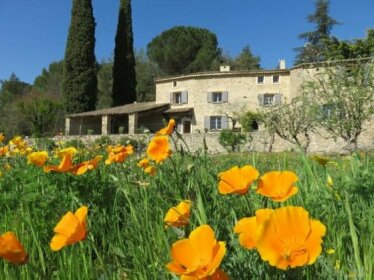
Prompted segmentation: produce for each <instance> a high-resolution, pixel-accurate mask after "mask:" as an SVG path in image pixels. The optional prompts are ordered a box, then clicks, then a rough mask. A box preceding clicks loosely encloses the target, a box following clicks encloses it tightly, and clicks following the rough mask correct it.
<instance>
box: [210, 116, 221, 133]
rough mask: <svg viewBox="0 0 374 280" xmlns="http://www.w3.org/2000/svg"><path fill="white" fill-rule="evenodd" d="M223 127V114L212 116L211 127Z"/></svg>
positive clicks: (215, 128)
mask: <svg viewBox="0 0 374 280" xmlns="http://www.w3.org/2000/svg"><path fill="white" fill-rule="evenodd" d="M221 128H222V117H221V116H213V117H210V129H212V130H217V129H221Z"/></svg>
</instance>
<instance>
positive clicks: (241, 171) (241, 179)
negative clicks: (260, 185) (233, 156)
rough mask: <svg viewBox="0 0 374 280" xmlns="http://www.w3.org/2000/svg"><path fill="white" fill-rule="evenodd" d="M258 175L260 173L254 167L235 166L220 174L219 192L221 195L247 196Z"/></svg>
mask: <svg viewBox="0 0 374 280" xmlns="http://www.w3.org/2000/svg"><path fill="white" fill-rule="evenodd" d="M258 175H259V173H258V171H257V170H256V169H255V168H254V167H253V166H250V165H246V166H243V167H241V168H239V167H237V166H234V167H232V168H231V169H229V170H227V171H224V172H221V173H220V174H218V177H219V179H220V181H219V183H218V191H219V193H220V194H231V193H236V194H246V193H247V192H248V189H249V187H250V185H251V184H252V183H253V181H254V180H256V179H257V177H258Z"/></svg>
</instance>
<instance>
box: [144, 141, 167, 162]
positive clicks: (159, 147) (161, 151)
mask: <svg viewBox="0 0 374 280" xmlns="http://www.w3.org/2000/svg"><path fill="white" fill-rule="evenodd" d="M147 155H148V157H149V158H150V159H151V160H153V161H155V162H156V163H160V162H162V161H164V160H165V159H167V158H168V157H169V156H170V155H171V150H170V145H169V138H168V137H167V136H156V137H154V138H153V139H152V140H151V142H150V143H149V145H148V148H147Z"/></svg>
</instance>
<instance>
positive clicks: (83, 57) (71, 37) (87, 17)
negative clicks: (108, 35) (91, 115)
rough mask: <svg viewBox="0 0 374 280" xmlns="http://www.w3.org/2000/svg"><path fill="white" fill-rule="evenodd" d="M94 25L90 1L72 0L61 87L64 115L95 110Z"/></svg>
mask: <svg viewBox="0 0 374 280" xmlns="http://www.w3.org/2000/svg"><path fill="white" fill-rule="evenodd" d="M95 25H96V24H95V19H94V16H93V10H92V2H91V0H74V1H73V7H72V12H71V22H70V27H69V33H68V39H67V43H66V50H65V58H64V74H63V84H62V91H63V99H64V104H65V109H66V111H67V113H79V112H84V111H90V110H94V109H95V104H96V99H97V77H96V72H97V69H96V68H97V63H96V57H95V52H94V51H95Z"/></svg>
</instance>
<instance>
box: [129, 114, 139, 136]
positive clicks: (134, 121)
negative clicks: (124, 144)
mask: <svg viewBox="0 0 374 280" xmlns="http://www.w3.org/2000/svg"><path fill="white" fill-rule="evenodd" d="M137 126H138V113H133V114H129V134H135V131H136V128H137Z"/></svg>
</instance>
